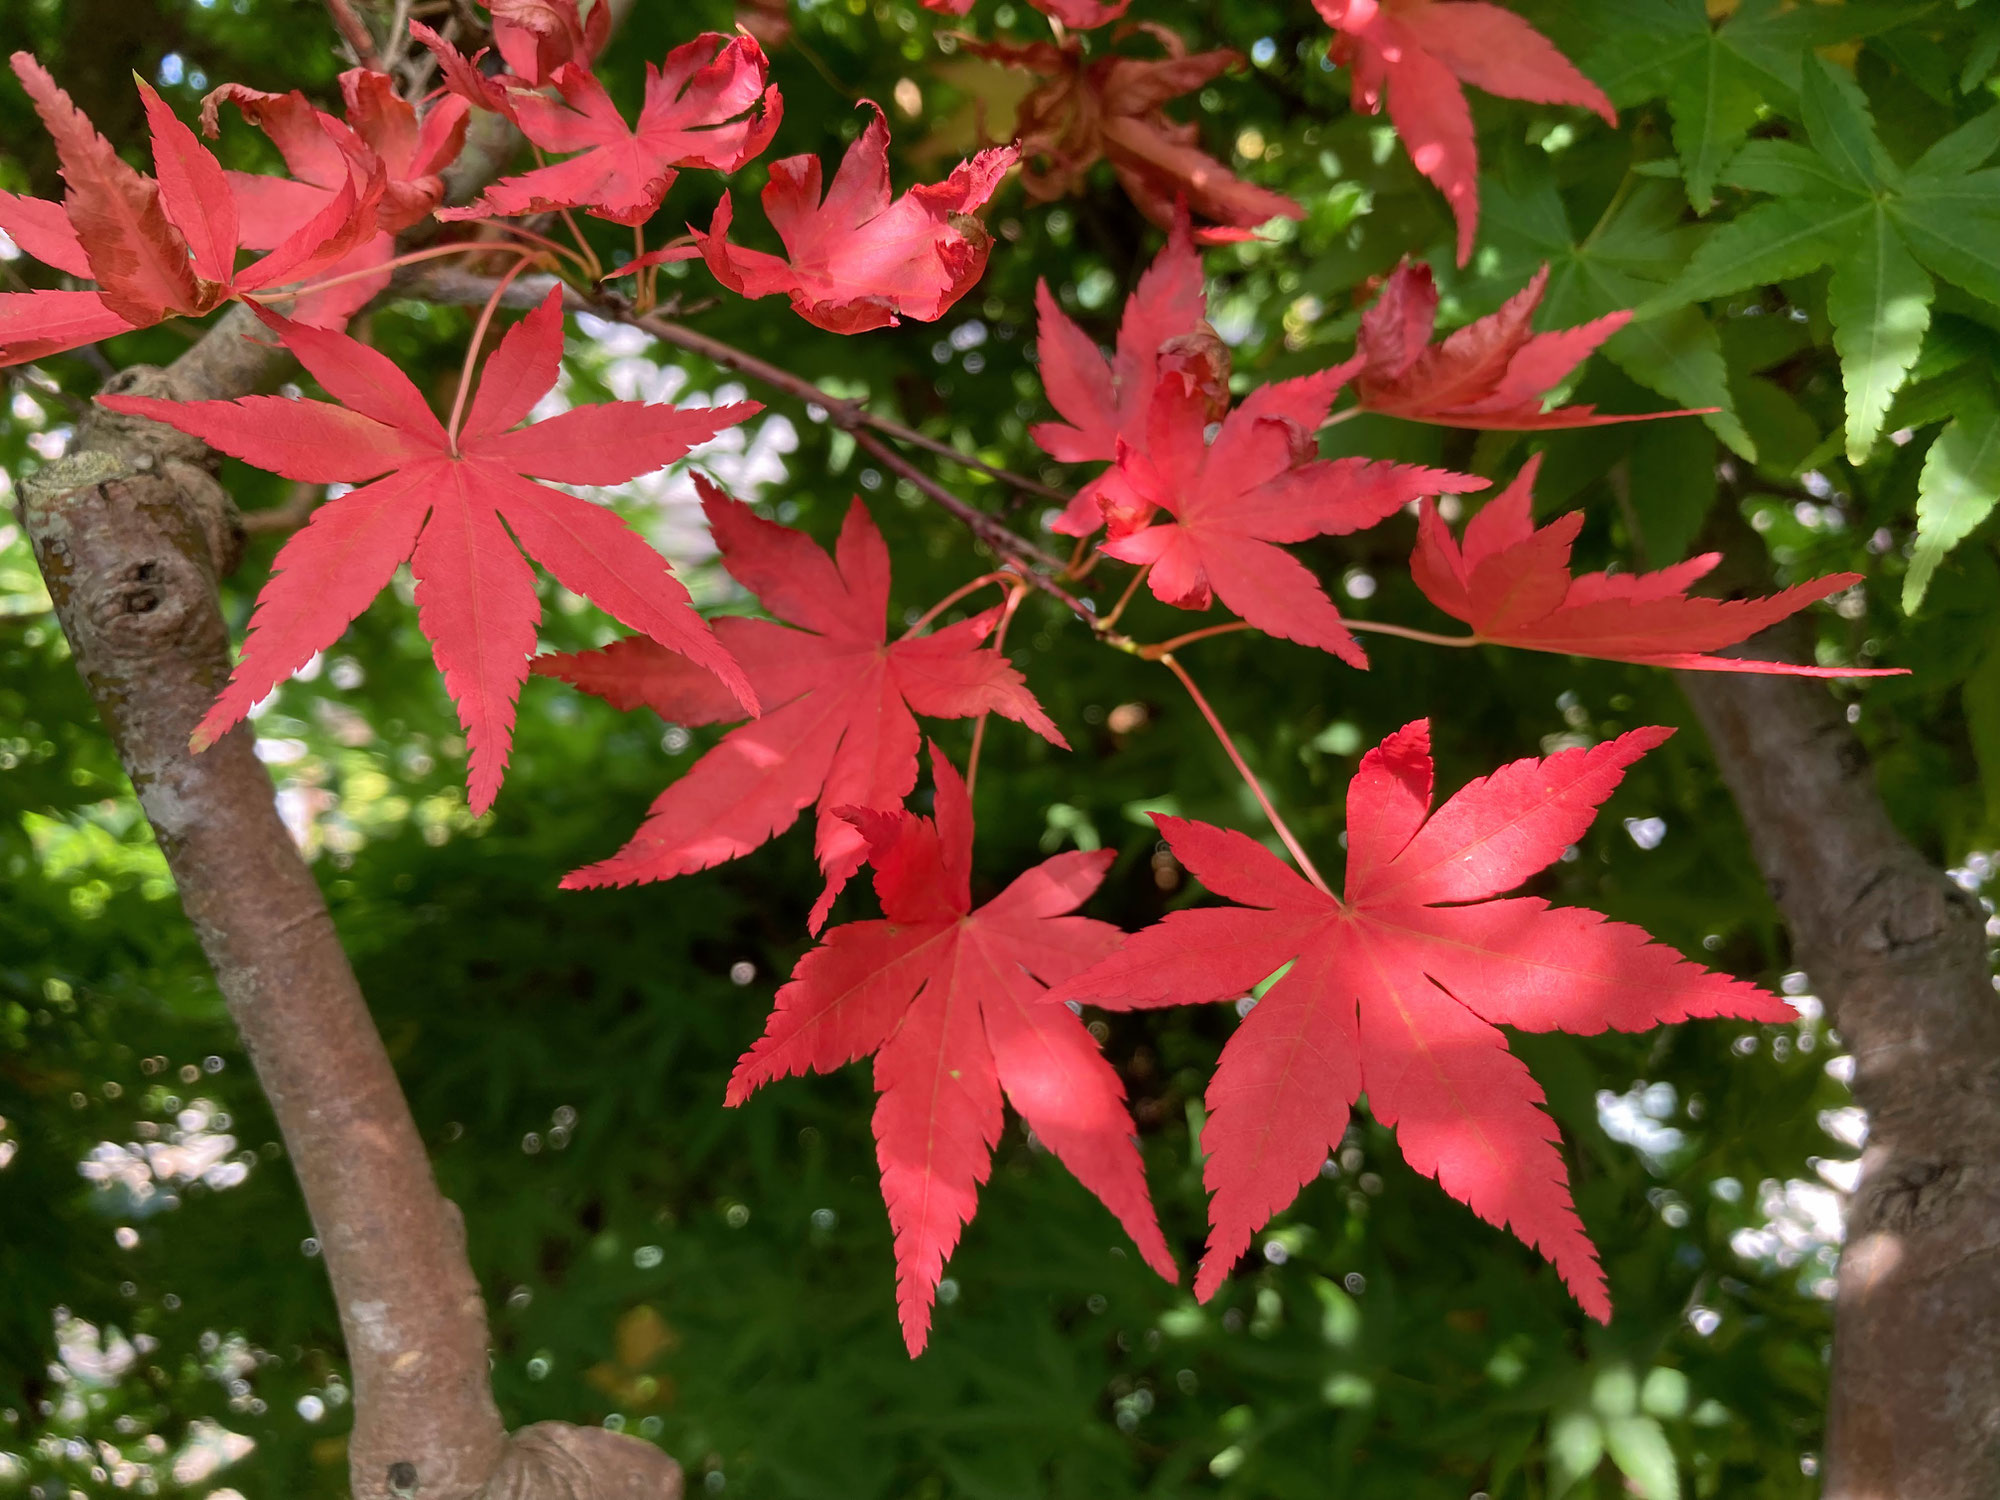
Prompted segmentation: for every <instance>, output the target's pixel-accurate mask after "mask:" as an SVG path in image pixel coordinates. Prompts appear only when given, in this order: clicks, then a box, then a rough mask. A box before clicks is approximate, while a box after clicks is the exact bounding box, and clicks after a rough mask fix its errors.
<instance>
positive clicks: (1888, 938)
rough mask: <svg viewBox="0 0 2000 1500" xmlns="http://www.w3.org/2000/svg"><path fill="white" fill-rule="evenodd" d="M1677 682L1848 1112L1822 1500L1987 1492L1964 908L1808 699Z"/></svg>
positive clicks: (1972, 967)
mask: <svg viewBox="0 0 2000 1500" xmlns="http://www.w3.org/2000/svg"><path fill="white" fill-rule="evenodd" d="M1753 654H1758V655H1762V654H1764V653H1763V652H1761V651H1758V652H1755V653H1753ZM1773 654H1775V653H1773ZM1681 682H1682V686H1683V688H1684V689H1685V691H1686V693H1687V695H1688V697H1689V699H1690V700H1692V702H1693V703H1694V706H1695V710H1696V712H1697V713H1698V714H1699V715H1700V717H1701V719H1702V722H1703V723H1704V725H1706V726H1707V729H1708V734H1709V739H1710V742H1711V743H1712V744H1713V745H1714V747H1715V753H1716V758H1717V760H1718V761H1719V762H1720V764H1721V767H1722V773H1723V776H1724V778H1725V779H1726V780H1727V781H1728V783H1729V786H1730V788H1731V790H1732V791H1733V792H1734V793H1735V795H1736V802H1737V806H1738V807H1739V808H1740V809H1741V810H1742V814H1743V819H1744V822H1745V823H1746V824H1747V825H1748V828H1749V831H1750V838H1751V843H1752V845H1753V846H1754V847H1755V850H1756V854H1757V859H1758V863H1759V865H1760V866H1761V868H1762V869H1763V872H1764V876H1765V878H1766V880H1768V881H1769V883H1770V887H1771V891H1772V895H1773V896H1774V897H1775V899H1776V900H1777V903H1778V906H1779V908H1780V909H1781V910H1782V911H1783V913H1784V916H1785V920H1786V923H1787V924H1788V926H1789V927H1790V929H1791V933H1792V941H1793V944H1794V949H1795V953H1796V956H1797V959H1798V961H1799V963H1800V964H1801V965H1802V966H1803V967H1804V969H1805V970H1806V972H1807V973H1808V974H1809V975H1810V976H1811V978H1812V981H1813V984H1814V987H1815V989H1816V990H1817V992H1818V993H1819V994H1820V995H1821V996H1822V997H1823V998H1824V999H1825V1000H1826V1003H1827V1006H1828V1008H1829V1012H1830V1014H1831V1016H1832V1019H1833V1023H1834V1025H1835V1026H1836V1027H1837V1028H1838V1029H1839V1030H1840V1032H1841V1034H1842V1036H1843V1037H1844V1038H1845V1039H1846V1041H1847V1044H1848V1046H1849V1047H1850V1048H1851V1049H1852V1051H1853V1055H1854V1062H1855V1074H1854V1095H1855V1098H1856V1100H1857V1101H1858V1102H1859V1103H1860V1104H1861V1106H1862V1107H1863V1108H1864V1109H1866V1110H1867V1111H1868V1120H1869V1127H1868V1129H1869V1133H1868V1143H1867V1147H1866V1150H1865V1152H1864V1153H1863V1156H1862V1171H1861V1181H1860V1185H1859V1187H1858V1188H1857V1189H1856V1191H1855V1194H1854V1197H1853V1200H1852V1202H1851V1203H1850V1204H1849V1206H1848V1212H1847V1231H1846V1246H1845V1249H1844V1251H1843V1253H1842V1256H1841V1261H1840V1276H1839V1289H1838V1293H1837V1299H1836V1302H1835V1305H1834V1314H1835V1330H1836V1331H1835V1336H1834V1353H1833V1369H1832V1390H1831V1395H1830V1399H1829V1407H1828V1434H1827V1455H1826V1476H1827V1478H1826V1489H1825V1500H1905V1497H1911V1500H1914V1497H1917V1496H1921V1497H1923V1500H1992V1497H1993V1496H1995V1495H2000V1379H1996V1378H1995V1372H1996V1371H2000V1005H1996V1002H1995V996H1994V990H1993V984H1992V978H1991V967H1990V964H1989V962H1988V958H1987V939H1986V917H1985V913H1984V911H1983V910H1982V909H1981V908H1980V906H1979V904H1978V903H1977V902H1976V901H1974V900H1973V899H1972V898H1971V897H1970V896H1968V895H1967V894H1966V893H1965V892H1964V891H1962V890H1960V889H1959V888H1958V887H1957V886H1956V885H1954V884H1953V883H1952V882H1951V881H1950V880H1948V879H1947V878H1946V877H1945V876H1944V874H1943V873H1942V872H1941V871H1939V870H1938V869H1936V868H1935V867H1933V866H1932V865H1931V864H1930V863H1929V862H1928V861H1927V860H1926V859H1925V858H1924V856H1923V855H1922V854H1921V853H1919V852H1918V850H1917V849H1916V848H1915V847H1913V846H1912V845H1911V844H1910V842H1909V841H1908V840H1907V839H1905V838H1904V837H1903V835H1902V834H1901V833H1900V832H1899V831H1898V830H1897V829H1896V827H1895V825H1894V824H1893V823H1892V822H1891V821H1890V818H1889V814H1888V812H1887V810H1886V809H1885V808H1884V806H1883V804H1882V799H1881V796H1880V794H1879V793H1878V792H1877V790H1876V787H1875V778H1874V773H1873V767H1872V766H1871V765H1870V764H1869V760H1868V755H1867V752H1866V751H1865V750H1864V749H1863V748H1862V746H1861V744H1860V742H1859V740H1857V739H1856V738H1855V735H1854V733H1853V731H1852V730H1851V729H1850V728H1849V727H1848V724H1847V722H1846V720H1845V719H1844V717H1843V716H1842V712H1841V709H1840V705H1839V704H1838V703H1837V702H1836V701H1835V700H1834V699H1833V698H1832V697H1831V696H1830V695H1829V694H1828V693H1827V692H1826V691H1825V690H1824V689H1823V688H1821V687H1819V686H1817V685H1815V684H1812V683H1808V682H1804V681H1801V680H1800V679H1798V678H1791V677H1761V676H1758V677H1753V676H1730V675H1724V674H1719V673H1682V674H1681Z"/></svg>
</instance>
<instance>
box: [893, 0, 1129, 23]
mask: <svg viewBox="0 0 2000 1500" xmlns="http://www.w3.org/2000/svg"><path fill="white" fill-rule="evenodd" d="M1028 3H1029V4H1030V5H1032V6H1034V7H1035V9H1036V10H1038V11H1040V12H1041V13H1042V14H1043V15H1045V16H1047V17H1049V18H1050V19H1051V20H1055V21H1060V22H1062V23H1063V25H1065V26H1069V27H1073V28H1075V29H1077V30H1079V31H1088V30H1090V29H1091V28H1092V27H1094V26H1106V25H1109V24H1110V23H1111V22H1113V21H1115V20H1117V19H1118V18H1119V17H1120V16H1122V15H1124V14H1125V12H1126V11H1128V10H1130V9H1131V8H1132V0H1028ZM924 5H925V6H926V7H927V8H928V9H931V10H934V11H937V12H939V13H940V14H941V15H947V16H963V15H968V14H970V13H971V11H972V0H924Z"/></svg>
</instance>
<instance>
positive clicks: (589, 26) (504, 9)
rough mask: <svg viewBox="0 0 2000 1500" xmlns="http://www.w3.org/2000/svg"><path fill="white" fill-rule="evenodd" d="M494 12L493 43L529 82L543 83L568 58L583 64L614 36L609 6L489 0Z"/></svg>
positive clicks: (572, 1) (558, 0)
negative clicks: (583, 11)
mask: <svg viewBox="0 0 2000 1500" xmlns="http://www.w3.org/2000/svg"><path fill="white" fill-rule="evenodd" d="M486 8H487V9H488V10H489V11H491V12H492V13H493V45H494V46H495V47H497V48H498V49H499V51H500V56H501V58H502V59H503V60H504V61H505V62H506V64H507V68H508V71H509V72H511V73H512V74H513V75H514V76H515V77H516V78H519V79H520V80H521V81H522V82H523V83H525V84H527V85H528V86H529V87H530V88H540V87H541V86H542V85H543V84H545V83H548V82H549V81H550V80H552V79H553V78H554V77H555V74H556V70H557V69H559V68H561V67H562V66H563V64H565V63H575V64H576V65H577V66H579V67H582V68H588V67H589V66H590V62H591V59H592V58H594V57H596V56H597V54H598V53H600V52H602V51H603V50H604V44H605V42H606V41H608V40H609V39H610V36H611V7H610V6H609V5H606V4H604V3H602V0H599V3H597V4H594V5H592V6H591V7H590V12H589V14H588V15H580V14H578V12H577V6H576V0H488V3H487V6H486Z"/></svg>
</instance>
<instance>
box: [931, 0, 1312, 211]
mask: <svg viewBox="0 0 2000 1500" xmlns="http://www.w3.org/2000/svg"><path fill="white" fill-rule="evenodd" d="M1139 29H1141V30H1143V31H1145V32H1146V33H1148V34H1149V35H1151V36H1152V37H1154V38H1155V39H1156V40H1157V41H1158V42H1159V43H1160V45H1161V47H1162V49H1163V50H1164V51H1165V53H1166V56H1165V57H1162V58H1142V57H1130V56H1125V55H1122V54H1118V53H1106V54H1102V55H1098V56H1094V57H1088V58H1087V57H1085V55H1084V51H1083V43H1082V40H1081V39H1080V38H1077V37H1070V38H1067V39H1066V40H1064V41H1063V42H1061V43H1060V44H1058V43H1052V42H1035V43H1030V44H1028V45H1024V46H1023V45H1016V44H1014V43H1011V42H968V43H966V44H965V45H966V49H967V50H968V51H970V52H973V53H975V54H977V55H978V56H980V57H985V58H990V59H991V60H993V61H994V62H998V63H1001V64H1003V65H1004V66H1006V67H1010V68H1019V69H1021V70H1023V71H1025V72H1030V73H1034V74H1036V75H1037V76H1039V77H1040V78H1042V79H1043V80H1044V82H1043V83H1042V85H1041V86H1040V87H1039V88H1037V89H1036V90H1035V91H1034V92H1033V93H1032V94H1030V95H1029V96H1028V97H1027V98H1026V99H1024V100H1023V101H1022V102H1021V105H1020V107H1019V109H1018V110H1017V112H1016V115H1015V122H1014V130H1015V134H1016V135H1017V136H1018V137H1019V145H1020V150H1021V157H1022V160H1023V162H1024V163H1026V166H1025V168H1024V170H1023V172H1022V174H1021V181H1022V185H1023V186H1024V187H1025V188H1026V189H1027V190H1028V196H1029V197H1030V198H1031V199H1032V200H1034V201H1035V202H1037V203H1048V202H1052V201H1053V200H1055V199H1057V198H1066V197H1073V196H1076V195H1077V194H1079V193H1081V192H1082V191H1083V190H1084V188H1085V180H1086V177H1087V175H1088V173H1089V171H1090V169H1091V167H1093V166H1094V165H1096V164H1097V163H1098V162H1099V161H1108V162H1110V163H1111V169H1112V171H1114V172H1115V173H1116V174H1117V176H1118V181H1119V182H1120V183H1121V184H1122V185H1123V186H1124V188H1125V191H1126V194H1127V195H1128V196H1129V197H1130V198H1131V199H1132V202H1133V203H1134V204H1135V205H1136V206H1137V207H1138V209H1139V211H1140V212H1141V213H1143V214H1144V215H1145V216H1146V217H1147V218H1149V219H1151V220H1152V221H1153V222H1154V223H1155V224H1158V225H1159V226H1160V227H1161V228H1163V229H1165V228H1169V227H1171V226H1172V224H1173V222H1174V215H1175V213H1176V212H1177V209H1178V206H1179V205H1182V204H1185V206H1186V210H1188V211H1192V213H1193V214H1194V216H1195V217H1196V218H1198V219H1203V220H1208V221H1210V222H1209V223H1207V224H1206V225H1204V227H1203V228H1202V229H1201V230H1200V231H1199V232H1198V233H1197V234H1196V238H1197V239H1199V240H1200V241H1202V243H1204V244H1217V243H1221V242H1225V241H1232V240H1246V239H1250V238H1252V234H1251V231H1252V230H1254V229H1255V228H1256V227H1257V226H1258V225H1259V224H1263V223H1265V222H1267V221H1268V220H1271V219H1276V218H1286V219H1302V218H1304V217H1305V210H1304V209H1302V208H1301V207H1299V205H1298V204H1297V203H1295V202H1293V201H1292V200H1291V199H1290V198H1287V197H1286V196H1285V195H1284V194H1283V193H1275V192H1273V191H1271V190H1270V189H1269V188H1264V187H1259V186H1257V184H1255V183H1253V182H1245V181H1244V180H1243V179H1242V178H1240V177H1238V176H1237V175H1236V174H1235V173H1234V172H1232V171H1230V170H1229V168H1227V167H1226V166H1224V165H1223V164H1222V163H1221V162H1219V161H1217V160H1216V159H1215V158H1214V157H1212V156H1210V155H1209V154H1208V153H1207V152H1205V151H1203V150H1202V149H1201V132H1200V130H1199V129H1198V128H1197V127H1196V126H1194V125H1192V124H1185V125H1184V124H1181V123H1179V122H1177V121H1175V120H1174V119H1172V118H1171V117H1169V116H1168V115H1167V113H1166V111H1165V109H1164V107H1163V106H1165V105H1166V104H1167V103H1168V101H1170V100H1173V99H1177V98H1179V97H1180V96H1181V95H1183V94H1189V93H1192V92H1194V91H1195V90H1196V89H1199V88H1201V87H1202V86H1203V85H1204V84H1206V83H1208V82H1209V81H1210V80H1211V79H1214V78H1216V77H1218V76H1220V75H1221V74H1223V73H1225V72H1227V71H1228V70H1229V69H1231V68H1233V67H1237V66H1239V65H1240V64H1241V63H1242V61H1243V55H1242V54H1241V53H1239V52H1232V51H1230V50H1229V49H1227V48H1222V49H1220V50H1217V51H1213V52H1196V53H1192V54H1190V53H1189V52H1188V50H1187V44H1186V43H1185V42H1183V41H1182V40H1181V39H1180V37H1179V36H1178V35H1176V34H1175V33H1174V32H1172V31H1169V30H1168V29H1167V28H1166V27H1164V26H1158V25H1154V24H1151V23H1144V24H1142V25H1141V26H1140V28H1139Z"/></svg>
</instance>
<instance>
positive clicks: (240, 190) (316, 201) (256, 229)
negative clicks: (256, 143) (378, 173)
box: [201, 68, 469, 328]
mask: <svg viewBox="0 0 2000 1500" xmlns="http://www.w3.org/2000/svg"><path fill="white" fill-rule="evenodd" d="M340 92H341V96H342V98H343V100H344V101H345V103H346V107H347V111H346V112H347V118H346V120H345V121H344V122H342V121H339V120H335V119H334V118H332V117H331V116H330V115H326V114H322V113H321V112H320V111H319V110H318V109H316V108H315V107H314V106H313V104H312V102H311V101H310V100H308V99H307V98H306V96H305V95H304V94H302V93H299V92H298V91H297V90H296V89H294V90H293V91H292V92H290V93H286V94H267V93H265V92H263V91H262V90H261V89H253V88H250V87H248V86H247V85H245V84H240V83H226V84H224V85H223V86H222V87H221V88H218V89H215V90H213V91H212V92H211V93H210V94H209V95H208V97H207V98H205V99H203V100H202V104H201V126H202V133H203V134H205V135H207V136H208V137H209V138H210V139H211V140H213V139H214V138H215V137H216V136H217V135H218V134H220V133H221V119H220V110H221V107H222V106H223V105H224V104H233V105H235V106H236V108H237V109H238V110H239V111H240V112H241V113H242V115H243V118H244V119H246V120H248V121H249V122H250V123H251V124H253V125H255V126H256V127H257V128H258V129H259V130H261V131H263V132H264V134H266V135H267V136H269V137H270V138H271V142H272V144H273V145H275V146H276V147H277V148H278V154H279V155H281V156H282V157H284V159H285V166H286V168H287V169H288V170H289V171H290V172H291V174H292V175H291V176H290V177H289V178H286V177H267V176H262V175H259V174H255V173H250V172H230V173H228V174H227V176H228V178H229V186H230V188H231V190H232V191H233V192H234V193H235V195H236V213H237V218H238V221H239V224H240V237H241V239H242V241H243V243H244V244H245V245H248V246H249V247H251V248H252V249H255V250H268V249H272V248H275V247H276V246H278V245H281V244H283V243H284V242H285V241H286V240H287V239H289V238H290V237H291V236H292V235H294V234H297V233H298V232H299V230H301V229H302V228H304V227H305V226H306V225H307V224H309V223H310V222H312V220H313V219H314V218H316V217H317V216H318V215H319V214H321V213H323V212H325V210H326V208H327V206H328V205H329V204H330V203H331V202H332V201H333V200H334V199H335V198H336V197H337V196H338V195H339V193H340V190H341V188H342V187H343V186H344V185H345V184H346V182H347V180H348V177H349V175H350V172H351V168H350V166H349V163H350V162H351V161H353V160H357V159H364V160H365V159H367V157H368V156H369V155H372V157H373V158H374V160H376V161H379V162H380V163H381V167H382V172H383V177H384V181H383V186H382V199H381V202H380V203H379V204H378V205H377V207H376V210H375V228H376V232H375V233H374V234H373V235H371V236H370V237H369V238H367V239H366V240H364V241H362V243H361V244H360V246H359V247H357V248H356V249H355V250H354V251H353V252H352V253H351V254H349V255H348V256H347V257H346V258H345V259H343V260H341V261H339V262H337V263H336V264H334V265H331V266H328V267H327V268H326V276H327V278H328V279H329V280H331V279H333V278H336V277H342V276H346V275H348V274H349V273H351V272H356V271H366V270H369V269H370V268H372V267H380V266H382V265H384V264H385V263H386V262H387V261H388V260H389V259H390V258H391V257H392V256H394V255H395V253H396V236H397V235H398V234H400V233H401V232H402V231H403V230H405V229H408V228H409V227H410V226H411V225H413V224H416V223H418V222H420V221H421V220H423V219H426V218H428V217H429V216H430V215H431V214H432V213H433V212H434V211H435V210H436V208H437V206H438V204H439V203H441V202H443V201H444V191H445V185H444V176H443V173H444V169H445V168H446V167H448V166H450V165H451V164H452V163H453V162H454V161H456V160H457V159H458V154H459V151H460V150H461V149H462V148H463V147H464V145H465V127H466V117H467V114H468V112H469V106H468V105H467V104H466V102H465V101H464V100H463V99H460V98H456V97H446V98H442V99H439V100H438V101H437V102H436V103H435V104H434V105H432V106H431V108H430V109H429V110H428V111H427V112H426V113H425V114H424V116H423V117H422V119H421V120H420V119H419V118H418V116H417V112H416V110H415V109H414V108H412V107H411V105H410V104H409V103H408V102H407V101H406V100H405V99H404V98H403V97H402V95H401V94H399V93H398V92H397V90H396V80H395V79H393V78H391V77H390V76H389V75H388V74H386V73H377V72H373V71H371V70H370V69H367V68H351V69H349V70H348V71H347V72H345V73H342V74H341V75H340ZM388 284H389V272H388V271H386V270H379V271H376V273H375V274H373V275H370V276H362V277H357V278H356V279H355V280H353V281H344V282H342V283H341V284H340V285H339V286H334V287H329V288H328V289H327V290H326V291H324V292H314V293H311V294H309V295H307V296H304V297H301V298H299V299H298V301H297V302H296V303H295V304H294V305H293V307H292V310H291V313H292V321H293V322H295V323H310V324H312V325H313V326H315V327H320V328H341V327H344V326H346V323H347V320H348V319H349V318H350V317H352V316H353V315H354V314H355V313H356V312H358V311H360V310H361V308H362V307H364V306H365V305H366V304H367V303H368V302H370V301H371V300H372V299H373V298H374V297H375V296H376V294H377V293H379V292H380V291H382V289H383V288H384V287H386V286H388Z"/></svg>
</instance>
